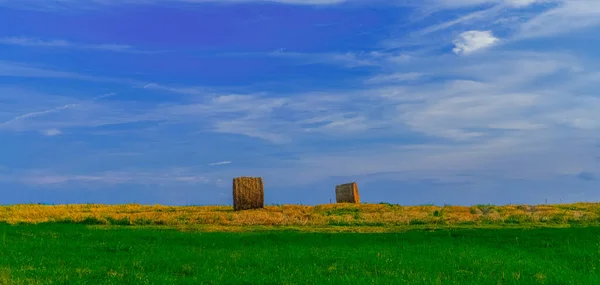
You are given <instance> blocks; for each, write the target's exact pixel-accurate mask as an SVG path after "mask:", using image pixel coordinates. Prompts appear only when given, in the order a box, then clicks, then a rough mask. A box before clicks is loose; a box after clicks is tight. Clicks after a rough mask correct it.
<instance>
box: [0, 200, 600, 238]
mask: <svg viewBox="0 0 600 285" xmlns="http://www.w3.org/2000/svg"><path fill="white" fill-rule="evenodd" d="M61 221H62V222H64V221H73V222H77V223H84V224H91V225H93V224H98V225H104V224H109V225H110V224H112V225H144V226H168V227H176V228H181V229H185V228H190V229H191V228H206V229H217V230H220V229H223V230H225V229H231V230H235V229H238V230H243V228H244V227H250V228H261V227H268V228H274V227H285V228H287V229H299V230H303V229H311V228H312V229H323V228H342V227H345V228H347V229H348V230H350V231H352V228H356V227H357V226H358V227H361V228H369V227H372V228H386V227H391V228H398V227H413V226H418V225H423V226H434V227H438V226H440V227H445V226H469V227H471V226H480V227H485V226H493V225H532V226H560V225H569V224H600V203H578V204H570V205H543V206H518V205H508V206H488V205H480V206H472V207H459V206H444V207H438V206H397V205H388V204H361V205H358V204H326V205H319V206H299V205H283V206H267V207H265V208H263V209H255V210H248V211H242V212H237V211H233V208H232V207H231V206H176V207H175V206H161V205H155V206H150V205H135V204H129V205H114V206H110V205H93V204H89V205H56V206H46V205H14V206H2V207H0V222H6V223H10V224H16V223H40V222H61Z"/></svg>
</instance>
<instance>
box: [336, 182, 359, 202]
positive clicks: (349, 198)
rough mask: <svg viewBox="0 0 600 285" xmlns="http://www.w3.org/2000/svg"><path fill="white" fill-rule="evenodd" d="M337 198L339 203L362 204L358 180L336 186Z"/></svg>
mask: <svg viewBox="0 0 600 285" xmlns="http://www.w3.org/2000/svg"><path fill="white" fill-rule="evenodd" d="M335 200H336V202H338V203H356V204H360V195H358V186H356V182H352V183H347V184H341V185H337V186H335Z"/></svg>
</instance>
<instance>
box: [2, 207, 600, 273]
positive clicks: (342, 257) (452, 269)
mask: <svg viewBox="0 0 600 285" xmlns="http://www.w3.org/2000/svg"><path fill="white" fill-rule="evenodd" d="M599 216H600V204H592V203H579V204H571V205H538V206H528V205H507V206H491V205H478V206H471V207H459V206H443V207H437V206H399V205H390V204H360V205H353V204H328V205H319V206H299V205H283V206H268V207H266V208H265V209H260V210H248V211H241V212H234V211H233V210H232V207H227V206H185V207H170V206H160V205H155V206H144V205H114V206H110V205H91V204H90V205H56V206H53V205H14V206H0V252H1V253H2V254H1V255H0V284H600V217H599Z"/></svg>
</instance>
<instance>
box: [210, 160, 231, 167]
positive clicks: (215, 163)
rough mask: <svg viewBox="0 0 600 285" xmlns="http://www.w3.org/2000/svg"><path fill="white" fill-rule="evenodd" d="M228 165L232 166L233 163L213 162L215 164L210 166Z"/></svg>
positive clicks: (227, 161)
mask: <svg viewBox="0 0 600 285" xmlns="http://www.w3.org/2000/svg"><path fill="white" fill-rule="evenodd" d="M226 164H231V161H229V160H226V161H219V162H213V163H211V164H209V166H218V165H226Z"/></svg>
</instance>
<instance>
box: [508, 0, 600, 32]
mask: <svg viewBox="0 0 600 285" xmlns="http://www.w3.org/2000/svg"><path fill="white" fill-rule="evenodd" d="M597 26H600V2H598V1H595V0H578V1H562V2H561V3H560V5H558V6H557V7H555V8H552V9H550V10H548V11H545V12H544V13H541V14H539V15H536V16H535V17H533V18H531V19H529V20H528V21H526V22H525V23H523V24H522V25H521V26H520V28H519V30H518V32H517V34H516V36H515V38H516V39H526V38H535V37H548V36H552V35H559V34H564V33H567V32H571V33H572V32H574V31H577V30H582V29H586V28H590V27H597Z"/></svg>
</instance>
